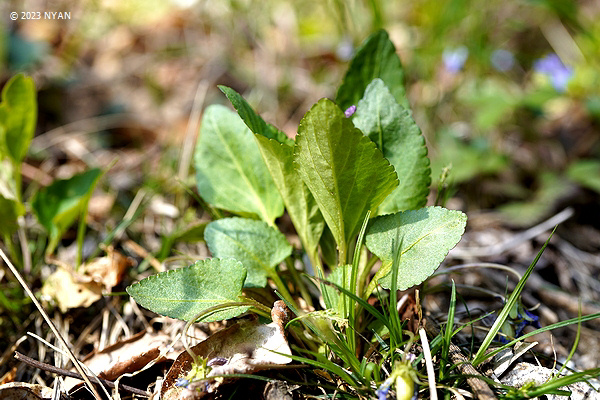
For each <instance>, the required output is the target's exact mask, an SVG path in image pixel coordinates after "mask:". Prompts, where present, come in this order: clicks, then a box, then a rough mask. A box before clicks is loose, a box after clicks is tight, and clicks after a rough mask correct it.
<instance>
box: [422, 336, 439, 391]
mask: <svg viewBox="0 0 600 400" xmlns="http://www.w3.org/2000/svg"><path fill="white" fill-rule="evenodd" d="M419 336H420V337H421V345H422V346H423V353H424V354H425V364H426V367H427V381H428V383H429V398H430V399H431V400H437V399H438V395H437V390H436V388H435V371H434V369H433V360H432V359H431V350H430V349H429V342H428V341H427V333H425V329H423V328H420V329H419Z"/></svg>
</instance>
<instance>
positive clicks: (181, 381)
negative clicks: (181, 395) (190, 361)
mask: <svg viewBox="0 0 600 400" xmlns="http://www.w3.org/2000/svg"><path fill="white" fill-rule="evenodd" d="M189 384H190V381H189V380H187V379H185V378H177V380H175V386H177V387H187V385H189Z"/></svg>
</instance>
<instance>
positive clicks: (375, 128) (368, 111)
mask: <svg viewBox="0 0 600 400" xmlns="http://www.w3.org/2000/svg"><path fill="white" fill-rule="evenodd" d="M352 122H354V125H356V127H357V128H359V129H360V130H361V131H363V133H364V134H365V135H367V136H368V137H369V138H370V139H371V140H372V141H373V142H375V144H376V145H377V148H378V149H379V150H381V151H382V152H383V155H384V156H385V158H387V159H388V161H389V162H390V163H391V164H392V165H393V166H394V168H395V169H396V173H397V174H398V180H399V181H400V184H399V185H398V187H397V188H396V189H394V191H393V192H392V193H391V194H390V195H389V196H388V197H387V198H386V199H385V200H384V201H383V203H381V206H379V210H378V211H379V214H390V213H395V212H398V211H406V210H416V209H418V208H421V207H423V206H425V204H426V203H427V195H428V194H429V185H430V184H431V169H430V168H429V159H428V158H427V147H425V138H424V137H423V135H421V130H420V129H419V127H418V126H417V124H416V123H415V121H414V120H413V119H412V117H411V116H410V113H409V111H408V110H407V109H405V108H403V107H402V106H400V105H399V104H398V103H397V102H396V99H394V96H393V95H392V94H391V93H390V91H389V90H388V88H387V87H386V86H385V84H384V83H383V81H382V80H381V79H378V78H377V79H374V80H373V82H371V83H370V84H369V86H367V90H366V91H365V95H364V97H363V98H362V99H361V100H360V101H359V102H358V106H357V107H356V113H355V114H354V117H353V118H352Z"/></svg>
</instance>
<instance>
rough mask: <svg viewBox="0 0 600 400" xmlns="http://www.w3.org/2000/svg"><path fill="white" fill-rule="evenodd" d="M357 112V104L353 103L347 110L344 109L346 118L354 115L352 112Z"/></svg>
mask: <svg viewBox="0 0 600 400" xmlns="http://www.w3.org/2000/svg"><path fill="white" fill-rule="evenodd" d="M355 112H356V106H354V105H352V106H350V107H348V108H347V109H346V111H344V115H345V116H346V118H350V117H351V116H352V114H354V113H355Z"/></svg>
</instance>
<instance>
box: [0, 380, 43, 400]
mask: <svg viewBox="0 0 600 400" xmlns="http://www.w3.org/2000/svg"><path fill="white" fill-rule="evenodd" d="M51 398H52V388H49V387H46V386H42V385H34V384H31V383H23V382H11V383H6V384H4V385H0V399H3V400H50V399H51Z"/></svg>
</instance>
